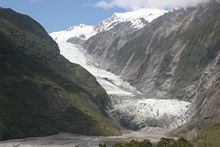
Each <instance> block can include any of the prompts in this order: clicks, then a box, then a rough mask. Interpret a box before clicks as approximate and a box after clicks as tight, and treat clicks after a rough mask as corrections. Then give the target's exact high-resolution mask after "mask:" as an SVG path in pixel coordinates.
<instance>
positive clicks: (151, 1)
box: [96, 0, 220, 10]
mask: <svg viewBox="0 0 220 147" xmlns="http://www.w3.org/2000/svg"><path fill="white" fill-rule="evenodd" d="M208 1H210V0H100V1H98V2H97V3H96V6H97V7H100V8H104V9H109V8H114V7H119V8H123V9H127V10H135V9H138V8H175V7H189V6H196V5H197V4H199V3H205V2H208ZM217 1H220V0H217Z"/></svg>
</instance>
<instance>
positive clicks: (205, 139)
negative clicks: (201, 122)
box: [193, 119, 220, 147]
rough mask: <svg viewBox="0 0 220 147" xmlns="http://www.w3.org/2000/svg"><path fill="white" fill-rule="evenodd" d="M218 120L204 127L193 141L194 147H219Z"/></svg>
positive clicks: (219, 120) (219, 125)
mask: <svg viewBox="0 0 220 147" xmlns="http://www.w3.org/2000/svg"><path fill="white" fill-rule="evenodd" d="M219 135H220V119H218V120H217V121H215V122H214V123H212V124H209V125H207V126H206V127H204V128H203V129H202V130H201V131H200V132H199V134H198V136H197V137H196V138H195V139H194V140H193V142H194V144H195V146H196V147H219V146H220V139H219Z"/></svg>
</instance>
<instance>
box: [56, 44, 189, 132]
mask: <svg viewBox="0 0 220 147" xmlns="http://www.w3.org/2000/svg"><path fill="white" fill-rule="evenodd" d="M57 43H58V45H59V48H60V52H61V54H62V55H63V56H64V57H66V58H67V59H68V60H69V61H70V62H72V63H76V64H79V65H81V66H83V67H84V68H85V69H87V70H88V71H89V72H90V73H91V74H93V75H94V76H95V77H96V79H97V81H98V82H99V83H100V85H102V86H103V88H104V89H105V90H106V92H107V93H108V95H109V97H110V100H111V105H112V107H111V108H110V110H109V113H110V114H111V115H112V116H113V117H114V118H115V119H116V120H119V121H120V120H121V119H122V118H126V119H127V121H128V122H129V123H132V124H133V125H135V126H141V127H147V124H150V126H151V125H153V126H156V127H163V128H176V127H178V126H180V125H182V124H184V123H185V122H186V121H187V120H188V110H189V108H190V105H191V104H190V103H189V102H186V101H180V100H176V99H152V98H151V99H148V98H146V97H144V95H142V93H140V92H139V91H138V90H137V89H136V88H135V87H133V86H131V85H130V84H129V83H128V82H126V81H124V80H123V79H122V78H121V77H120V76H118V75H115V74H113V73H111V72H108V71H105V70H103V69H99V68H97V67H96V66H94V65H95V63H93V60H92V58H91V57H90V56H89V54H87V52H86V51H85V50H83V48H81V47H80V46H77V45H74V44H71V43H67V42H64V41H57ZM161 122H162V123H161ZM153 123H154V124H153Z"/></svg>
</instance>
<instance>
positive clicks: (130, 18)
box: [96, 8, 167, 32]
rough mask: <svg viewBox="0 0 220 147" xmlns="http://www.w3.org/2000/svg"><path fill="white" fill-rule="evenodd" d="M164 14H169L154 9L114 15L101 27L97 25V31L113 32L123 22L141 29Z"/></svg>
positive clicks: (102, 23) (101, 24)
mask: <svg viewBox="0 0 220 147" xmlns="http://www.w3.org/2000/svg"><path fill="white" fill-rule="evenodd" d="M164 13H167V11H166V10H162V9H154V8H148V9H144V8H143V9H138V10H135V11H130V12H124V13H114V14H113V15H112V17H110V18H108V19H106V20H104V21H102V22H101V23H100V24H99V25H97V27H96V30H97V32H102V31H106V30H111V29H112V28H114V27H115V26H116V25H117V24H119V23H123V22H129V23H131V25H132V27H133V28H135V29H141V28H143V27H144V26H145V25H146V22H149V23H150V22H152V21H153V20H154V19H156V18H158V17H159V16H161V15H163V14H164Z"/></svg>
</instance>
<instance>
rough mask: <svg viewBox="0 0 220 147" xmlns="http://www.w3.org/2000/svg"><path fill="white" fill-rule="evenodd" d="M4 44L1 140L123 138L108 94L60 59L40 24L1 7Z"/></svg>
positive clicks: (0, 48) (0, 36)
mask: <svg viewBox="0 0 220 147" xmlns="http://www.w3.org/2000/svg"><path fill="white" fill-rule="evenodd" d="M0 42H1V43H0V140H5V139H12V138H24V137H32V136H44V135H51V134H55V133H58V132H70V133H79V134H90V135H112V134H118V132H119V131H118V129H117V128H116V127H115V126H114V125H113V124H112V122H111V121H110V119H109V118H108V117H107V114H106V113H105V109H106V106H107V105H108V96H107V94H106V92H105V90H104V89H103V88H102V87H101V86H100V85H99V84H98V82H97V81H96V79H95V78H94V77H93V76H92V75H91V74H90V73H89V72H87V71H86V70H85V69H83V68H82V67H81V66H79V65H75V64H72V63H70V62H69V61H68V60H66V59H65V58H64V57H63V56H61V55H60V53H59V48H58V46H57V44H56V43H55V41H54V40H53V39H52V38H51V37H50V36H49V35H48V34H47V32H46V31H45V30H44V29H43V28H42V27H41V25H40V24H38V23H37V22H36V21H34V20H33V19H31V18H30V17H28V16H26V15H22V14H18V13H16V12H14V11H13V10H11V9H2V8H0Z"/></svg>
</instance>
